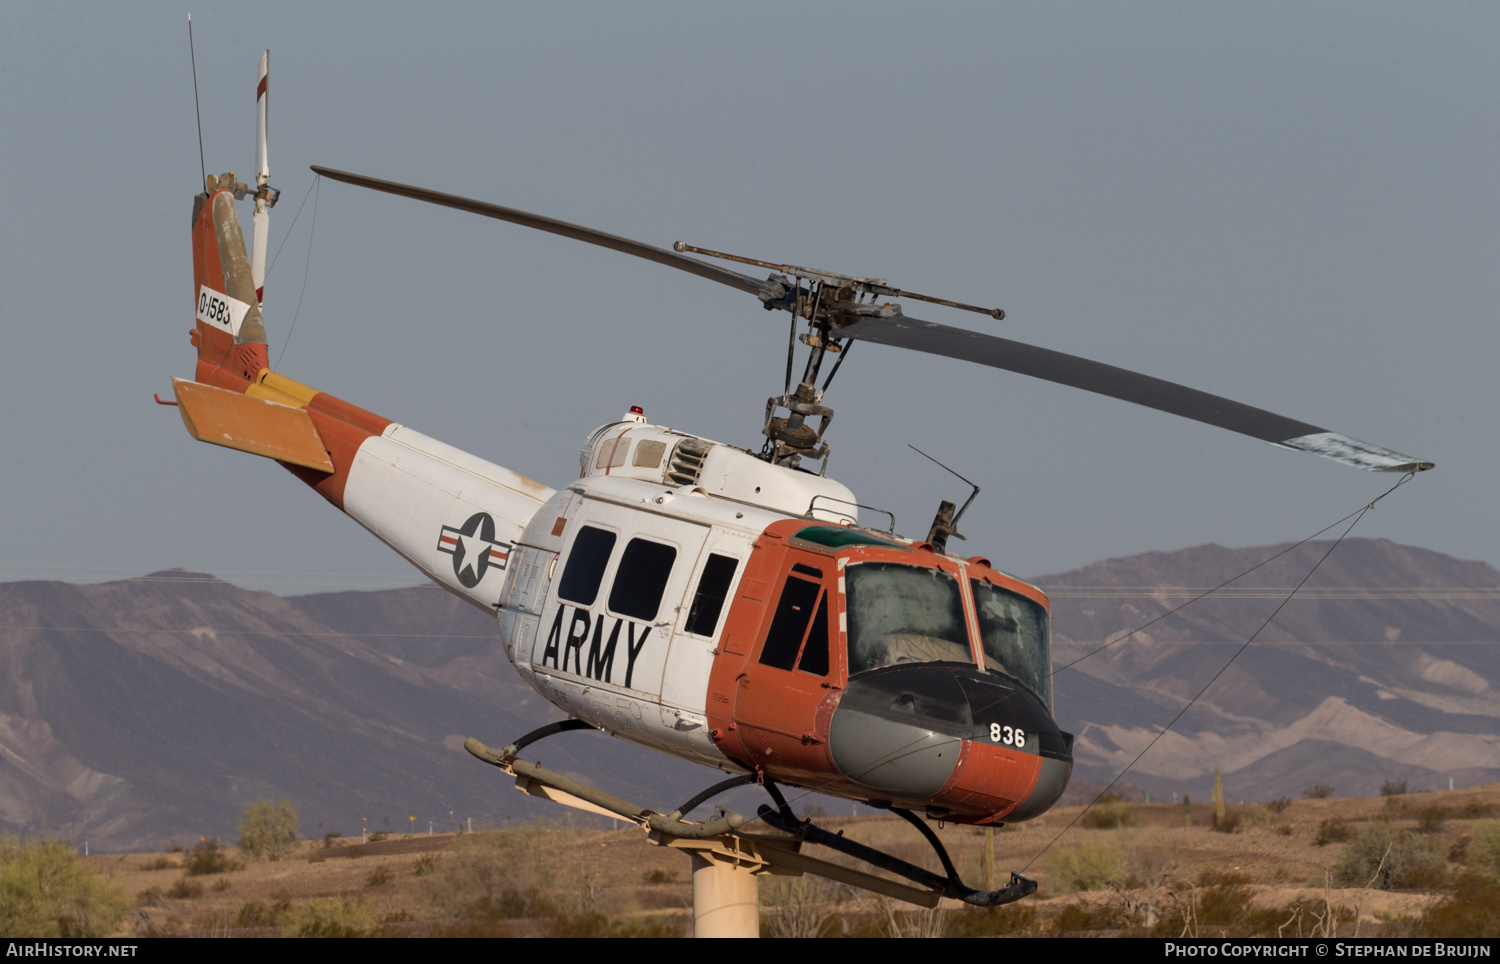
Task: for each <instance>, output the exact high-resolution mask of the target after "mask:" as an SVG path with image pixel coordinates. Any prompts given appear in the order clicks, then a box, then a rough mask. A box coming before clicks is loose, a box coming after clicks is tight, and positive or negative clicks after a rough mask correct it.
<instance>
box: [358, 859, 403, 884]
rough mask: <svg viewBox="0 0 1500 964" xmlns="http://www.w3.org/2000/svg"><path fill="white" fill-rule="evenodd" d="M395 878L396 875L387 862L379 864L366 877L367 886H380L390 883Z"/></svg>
mask: <svg viewBox="0 0 1500 964" xmlns="http://www.w3.org/2000/svg"><path fill="white" fill-rule="evenodd" d="M395 878H396V875H395V874H394V873H392V872H391V868H390V867H388V866H386V865H385V864H379V865H378V866H376V868H375V869H374V870H372V871H370V873H369V875H368V876H366V877H365V886H366V887H379V886H380V885H381V884H388V883H390V882H391V881H392V880H394V879H395Z"/></svg>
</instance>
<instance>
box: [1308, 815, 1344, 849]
mask: <svg viewBox="0 0 1500 964" xmlns="http://www.w3.org/2000/svg"><path fill="white" fill-rule="evenodd" d="M1352 833H1353V831H1352V830H1350V829H1349V823H1348V821H1346V820H1344V819H1343V818H1342V817H1329V818H1328V819H1327V820H1324V821H1323V822H1322V823H1320V824H1318V833H1317V836H1315V837H1313V843H1315V844H1317V845H1318V846H1319V847H1326V846H1328V845H1329V844H1331V843H1343V842H1344V841H1345V840H1348V839H1349V835H1350V834H1352Z"/></svg>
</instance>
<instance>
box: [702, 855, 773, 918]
mask: <svg viewBox="0 0 1500 964" xmlns="http://www.w3.org/2000/svg"><path fill="white" fill-rule="evenodd" d="M688 857H689V858H691V859H692V861H693V936H694V937H759V936H760V881H759V880H757V879H756V877H755V875H754V874H752V873H751V872H750V871H749V869H747V868H745V867H740V866H736V865H734V864H733V863H730V862H727V861H726V862H722V863H721V862H719V861H715V860H710V859H707V858H705V857H704V856H702V855H701V854H698V853H692V852H690V853H689V854H688Z"/></svg>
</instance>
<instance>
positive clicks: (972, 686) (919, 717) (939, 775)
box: [828, 664, 1073, 822]
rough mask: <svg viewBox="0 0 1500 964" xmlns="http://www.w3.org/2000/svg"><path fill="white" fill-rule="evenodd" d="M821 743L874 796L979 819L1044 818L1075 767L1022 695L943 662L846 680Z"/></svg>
mask: <svg viewBox="0 0 1500 964" xmlns="http://www.w3.org/2000/svg"><path fill="white" fill-rule="evenodd" d="M828 745H829V750H830V752H831V753H832V756H833V761H834V764H835V765H836V766H837V767H838V768H839V770H840V772H842V773H843V774H844V776H845V777H846V778H847V779H849V780H851V781H853V782H854V783H857V784H859V785H860V786H862V787H864V788H866V789H867V790H869V791H870V792H871V794H872V795H875V796H883V797H888V798H890V799H891V800H893V801H922V802H924V803H925V805H926V806H928V807H929V809H933V810H942V811H947V812H949V813H951V814H952V815H953V817H954V818H955V819H964V818H968V819H970V820H976V821H979V822H987V821H988V820H994V819H1000V818H1001V817H1004V818H1006V819H1010V820H1025V819H1029V818H1030V817H1033V816H1036V815H1037V814H1040V813H1042V812H1043V811H1045V810H1046V809H1047V808H1048V807H1050V806H1051V805H1052V804H1053V803H1054V802H1055V801H1056V800H1057V798H1058V797H1060V796H1061V795H1062V792H1063V790H1064V789H1066V788H1067V785H1068V777H1069V776H1070V775H1071V774H1072V771H1073V757H1072V739H1071V737H1069V736H1066V735H1065V734H1063V733H1062V732H1061V731H1060V730H1059V729H1058V727H1057V724H1056V723H1055V722H1053V720H1052V717H1051V714H1049V713H1048V712H1047V709H1046V707H1045V706H1044V705H1043V704H1042V703H1041V701H1040V700H1038V699H1037V698H1036V697H1035V696H1033V695H1032V694H1031V693H1030V691H1028V690H1026V689H1025V688H1024V687H1022V686H1021V685H1020V684H1018V683H1016V682H1014V681H1012V680H1009V679H1008V678H1006V677H1002V676H997V675H994V674H989V673H981V672H979V671H978V670H976V669H975V668H973V667H965V666H957V665H951V664H923V665H918V666H890V667H885V668H883V669H879V670H876V671H874V672H872V673H869V674H866V675H863V676H860V677H858V678H856V679H853V680H851V681H850V682H849V685H848V686H847V687H846V689H845V690H844V694H843V697H842V699H840V701H839V706H838V709H837V710H835V711H834V714H833V718H832V719H831V720H830V721H829V741H828ZM908 805H910V803H909V804H908Z"/></svg>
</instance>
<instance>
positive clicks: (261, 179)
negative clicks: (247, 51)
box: [250, 50, 271, 303]
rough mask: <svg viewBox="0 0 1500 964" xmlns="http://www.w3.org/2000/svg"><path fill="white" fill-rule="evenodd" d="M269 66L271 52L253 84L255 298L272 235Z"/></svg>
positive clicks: (261, 291) (261, 293) (260, 295)
mask: <svg viewBox="0 0 1500 964" xmlns="http://www.w3.org/2000/svg"><path fill="white" fill-rule="evenodd" d="M270 65H271V52H270V51H269V50H267V51H266V52H265V53H263V54H261V56H260V78H259V80H258V81H257V83H256V87H255V187H256V195H255V217H254V221H253V223H254V226H255V230H254V235H253V239H252V241H251V245H250V278H251V280H252V281H253V282H254V283H255V300H256V302H257V303H260V302H263V301H264V300H265V287H266V244H267V242H268V241H269V240H270V235H271V211H270V206H269V205H268V204H267V203H266V200H267V199H266V183H267V182H268V181H270V179H271V164H270V162H269V161H268V160H267V158H266V117H267V113H268V108H267V93H266V77H267V73H268V71H269V69H270Z"/></svg>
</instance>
